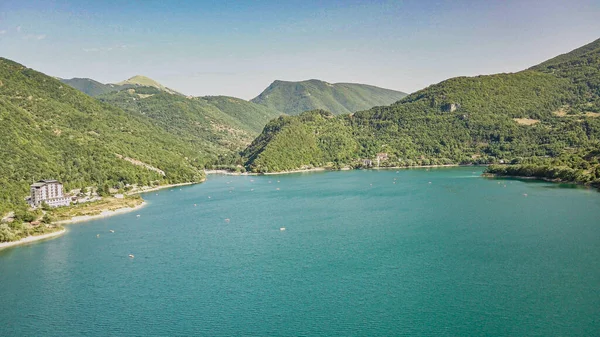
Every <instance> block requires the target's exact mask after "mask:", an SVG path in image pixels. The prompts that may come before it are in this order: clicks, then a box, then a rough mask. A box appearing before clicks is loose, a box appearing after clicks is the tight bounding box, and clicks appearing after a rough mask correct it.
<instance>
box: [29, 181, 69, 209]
mask: <svg viewBox="0 0 600 337" xmlns="http://www.w3.org/2000/svg"><path fill="white" fill-rule="evenodd" d="M30 191H31V196H30V199H29V204H30V205H31V206H32V207H39V206H41V205H42V203H44V202H45V203H46V204H48V206H50V207H58V206H69V205H70V204H71V198H69V197H68V196H65V195H64V194H63V185H62V184H61V183H60V182H58V180H40V181H38V182H37V183H34V184H32V185H31V189H30Z"/></svg>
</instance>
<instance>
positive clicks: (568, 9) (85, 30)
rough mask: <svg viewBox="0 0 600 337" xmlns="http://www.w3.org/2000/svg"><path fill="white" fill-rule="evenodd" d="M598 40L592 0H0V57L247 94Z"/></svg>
mask: <svg viewBox="0 0 600 337" xmlns="http://www.w3.org/2000/svg"><path fill="white" fill-rule="evenodd" d="M598 38H600V1H598V0H582V1H578V0H572V1H558V0H538V1H510V0H507V1H491V0H485V1H461V0H456V1H311V0H302V1H295V0H280V1H226V0H221V1H219V0H217V1H166V0H164V1H154V0H143V1H136V0H128V1H117V0H85V1H84V0H80V1H77V0H55V1H53V0H42V1H32V0H0V56H3V57H7V58H9V59H12V60H14V61H17V62H19V63H22V64H24V65H26V66H28V67H31V68H34V69H37V70H39V71H42V72H44V73H46V74H49V75H52V76H58V77H63V78H71V77H89V78H93V79H96V80H98V81H101V82H104V83H106V82H118V81H121V80H123V79H126V78H128V77H131V76H133V75H136V74H142V75H146V76H149V77H151V78H153V79H155V80H157V81H159V82H161V83H162V84H164V85H166V86H168V87H171V88H173V89H176V90H179V91H181V92H183V93H185V94H189V95H196V96H201V95H217V94H220V95H230V96H236V97H241V98H245V99H249V98H252V97H254V96H256V95H258V94H259V93H260V92H261V91H262V90H263V89H264V88H265V87H267V86H268V85H269V84H270V83H271V82H272V81H274V80H276V79H280V80H289V81H297V80H305V79H311V78H317V79H322V80H325V81H328V82H332V83H333V82H357V83H366V84H372V85H377V86H381V87H386V88H390V89H397V90H401V91H406V92H412V91H416V90H418V89H421V88H423V87H426V86H427V85H430V84H433V83H437V82H439V81H442V80H444V79H447V78H449V77H454V76H460V75H478V74H490V73H498V72H514V71H518V70H522V69H524V68H527V67H529V66H532V65H534V64H536V63H539V62H541V61H543V60H545V59H547V58H550V57H553V56H555V55H557V54H561V53H565V52H568V51H570V50H571V49H574V48H577V47H579V46H581V45H583V44H586V43H589V42H591V41H593V40H595V39H598Z"/></svg>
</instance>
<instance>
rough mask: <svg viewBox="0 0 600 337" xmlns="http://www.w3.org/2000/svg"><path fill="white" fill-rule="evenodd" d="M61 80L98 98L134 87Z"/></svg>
mask: <svg viewBox="0 0 600 337" xmlns="http://www.w3.org/2000/svg"><path fill="white" fill-rule="evenodd" d="M59 80H60V81H61V82H63V83H65V84H68V85H70V86H72V87H73V88H75V89H77V90H79V91H81V92H83V93H86V94H88V95H90V96H98V95H103V94H107V93H109V92H112V91H119V90H123V89H126V88H129V87H131V86H132V85H127V84H126V85H116V84H103V83H100V82H98V81H94V80H92V79H89V78H71V79H64V78H59Z"/></svg>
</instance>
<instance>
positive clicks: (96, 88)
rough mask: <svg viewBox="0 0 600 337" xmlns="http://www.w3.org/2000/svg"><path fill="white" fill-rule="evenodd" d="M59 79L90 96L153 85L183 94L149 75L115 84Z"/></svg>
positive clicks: (88, 79) (169, 91)
mask: <svg viewBox="0 0 600 337" xmlns="http://www.w3.org/2000/svg"><path fill="white" fill-rule="evenodd" d="M59 80H60V81H61V82H63V83H65V84H68V85H70V86H72V87H73V88H75V89H77V90H79V91H81V92H84V93H86V94H88V95H90V96H94V97H95V96H100V95H104V94H108V93H110V92H114V91H121V90H123V89H129V88H136V87H153V88H156V89H158V90H160V91H164V92H168V93H170V94H174V95H182V96H183V94H181V93H179V92H177V91H175V90H173V89H169V88H167V87H165V86H164V85H162V84H160V83H158V82H156V81H155V80H153V79H151V78H149V77H146V76H142V75H136V76H133V77H131V78H129V79H127V80H125V81H121V82H119V83H115V84H111V83H108V84H104V83H100V82H98V81H95V80H92V79H90V78H71V79H62V78H59Z"/></svg>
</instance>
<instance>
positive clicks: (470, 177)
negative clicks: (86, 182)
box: [0, 168, 600, 336]
mask: <svg viewBox="0 0 600 337" xmlns="http://www.w3.org/2000/svg"><path fill="white" fill-rule="evenodd" d="M474 170H475V171H474ZM480 173H481V170H480V169H479V168H451V169H436V170H430V171H427V170H423V169H419V170H402V171H399V172H396V171H379V172H377V171H349V172H327V173H311V174H296V175H285V176H263V177H231V176H210V177H209V179H208V181H207V182H206V183H203V184H200V185H195V186H190V187H184V188H181V189H180V188H174V189H170V190H162V191H159V192H158V195H156V194H155V193H151V194H147V195H145V196H144V198H145V199H147V200H148V201H149V205H148V206H147V207H145V208H143V209H141V210H139V211H137V212H135V213H129V214H125V215H121V216H116V217H113V218H108V219H104V220H98V221H93V222H87V223H84V224H77V225H71V226H69V227H68V229H69V232H68V233H67V234H66V235H64V236H62V237H60V238H57V239H54V240H50V241H46V242H43V243H39V244H35V245H29V246H23V247H18V248H14V249H9V250H5V251H0V307H1V308H2V309H1V310H0V335H2V336H194V335H205V336H241V335H246V336H299V335H307V336H316V335H328V336H352V335H360V336H366V335H372V336H391V335H440V336H459V335H462V336H466V335H471V336H473V335H478V336H483V335H504V336H525V335H528V336H533V335H537V336H567V335H569V336H592V335H597V334H598V333H599V331H600V318H599V317H600V316H598V313H600V264H599V263H600V193H598V192H596V191H594V190H591V189H582V188H562V187H560V186H558V185H552V184H549V183H540V182H523V181H518V180H494V179H485V178H481V177H479V174H480ZM394 179H396V180H394ZM394 181H396V184H394ZM429 182H431V183H429ZM505 185H506V187H505ZM277 188H279V190H277ZM252 189H253V190H252ZM524 194H527V196H524ZM209 197H210V198H209ZM194 204H196V205H197V206H194ZM136 214H139V215H140V217H136ZM225 219H229V221H226V220H225ZM281 227H285V228H286V230H285V231H281V230H280V228H281ZM111 229H112V230H115V233H110V232H109V230H111ZM96 234H100V237H99V238H97V237H96ZM129 254H134V255H135V258H133V259H130V258H128V255H129Z"/></svg>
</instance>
